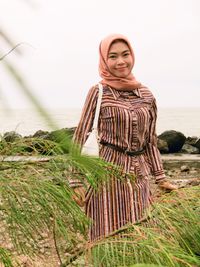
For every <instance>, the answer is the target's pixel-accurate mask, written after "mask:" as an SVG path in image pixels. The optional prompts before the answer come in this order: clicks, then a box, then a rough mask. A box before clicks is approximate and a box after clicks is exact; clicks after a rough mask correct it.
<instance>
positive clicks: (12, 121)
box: [0, 107, 200, 137]
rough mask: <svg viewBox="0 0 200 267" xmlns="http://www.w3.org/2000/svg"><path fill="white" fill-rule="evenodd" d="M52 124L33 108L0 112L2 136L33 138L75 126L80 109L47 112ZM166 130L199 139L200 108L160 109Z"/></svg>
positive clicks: (159, 123) (159, 130)
mask: <svg viewBox="0 0 200 267" xmlns="http://www.w3.org/2000/svg"><path fill="white" fill-rule="evenodd" d="M47 113H48V115H49V117H50V118H51V120H52V121H53V122H54V124H55V125H54V126H53V127H52V124H51V126H50V121H49V120H47V119H46V117H44V114H43V113H39V112H38V111H37V110H34V109H12V110H11V109H9V110H5V109H3V110H0V136H3V134H4V133H6V132H9V131H16V132H17V133H19V134H21V135H22V136H29V135H33V134H34V133H35V132H36V131H38V130H44V131H51V130H53V129H56V128H57V129H61V128H70V127H76V126H77V124H78V121H79V119H80V116H81V109H78V108H65V109H64V108H62V109H61V108H57V109H51V110H47ZM166 130H175V131H179V132H182V133H183V134H184V135H185V136H186V137H189V136H190V137H191V136H197V137H200V107H196V108H194V107H193V108H182V107H177V108H175V107H171V108H163V107H162V108H161V107H160V108H158V118H157V128H156V132H157V134H158V135H159V134H161V133H163V132H164V131H166Z"/></svg>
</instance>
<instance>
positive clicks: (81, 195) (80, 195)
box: [73, 186, 85, 207]
mask: <svg viewBox="0 0 200 267" xmlns="http://www.w3.org/2000/svg"><path fill="white" fill-rule="evenodd" d="M73 191H74V194H73V200H74V201H75V202H76V203H77V204H78V205H79V206H80V207H83V206H84V204H85V188H84V187H83V186H79V187H76V188H74V189H73Z"/></svg>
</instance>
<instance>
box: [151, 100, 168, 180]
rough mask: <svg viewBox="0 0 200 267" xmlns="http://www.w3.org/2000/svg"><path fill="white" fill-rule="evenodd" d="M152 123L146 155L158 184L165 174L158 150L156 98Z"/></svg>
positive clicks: (152, 108) (153, 105)
mask: <svg viewBox="0 0 200 267" xmlns="http://www.w3.org/2000/svg"><path fill="white" fill-rule="evenodd" d="M150 115H151V121H150V127H149V137H148V141H147V149H146V154H147V157H148V161H149V162H150V166H151V173H152V175H153V176H154V177H155V180H156V182H157V183H158V182H160V181H161V180H163V179H165V178H166V177H165V173H164V169H163V164H162V160H161V156H160V151H159V150H158V148H157V135H156V120H157V106H156V100H155V98H154V100H153V103H152V107H151V110H150Z"/></svg>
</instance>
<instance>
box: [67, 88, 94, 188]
mask: <svg viewBox="0 0 200 267" xmlns="http://www.w3.org/2000/svg"><path fill="white" fill-rule="evenodd" d="M97 98H98V89H97V87H92V88H91V89H90V90H89V92H88V95H87V97H86V100H85V104H84V106H83V110H82V113H81V118H80V121H79V123H78V126H77V128H76V130H75V132H74V136H73V141H74V142H75V143H77V144H79V145H80V146H82V145H83V144H84V143H85V141H86V140H87V137H88V134H89V133H90V132H91V130H92V125H93V120H94V115H95V110H96V104H97ZM70 176H71V177H70V178H69V185H70V187H79V186H83V182H82V181H81V179H80V178H81V176H82V174H81V173H80V172H78V171H77V170H76V169H75V168H73V169H72V170H71V175H70ZM82 179H84V177H82Z"/></svg>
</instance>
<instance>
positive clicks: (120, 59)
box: [117, 57, 124, 65]
mask: <svg viewBox="0 0 200 267" xmlns="http://www.w3.org/2000/svg"><path fill="white" fill-rule="evenodd" d="M117 64H119V65H120V64H124V59H123V58H122V57H118V59H117Z"/></svg>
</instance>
